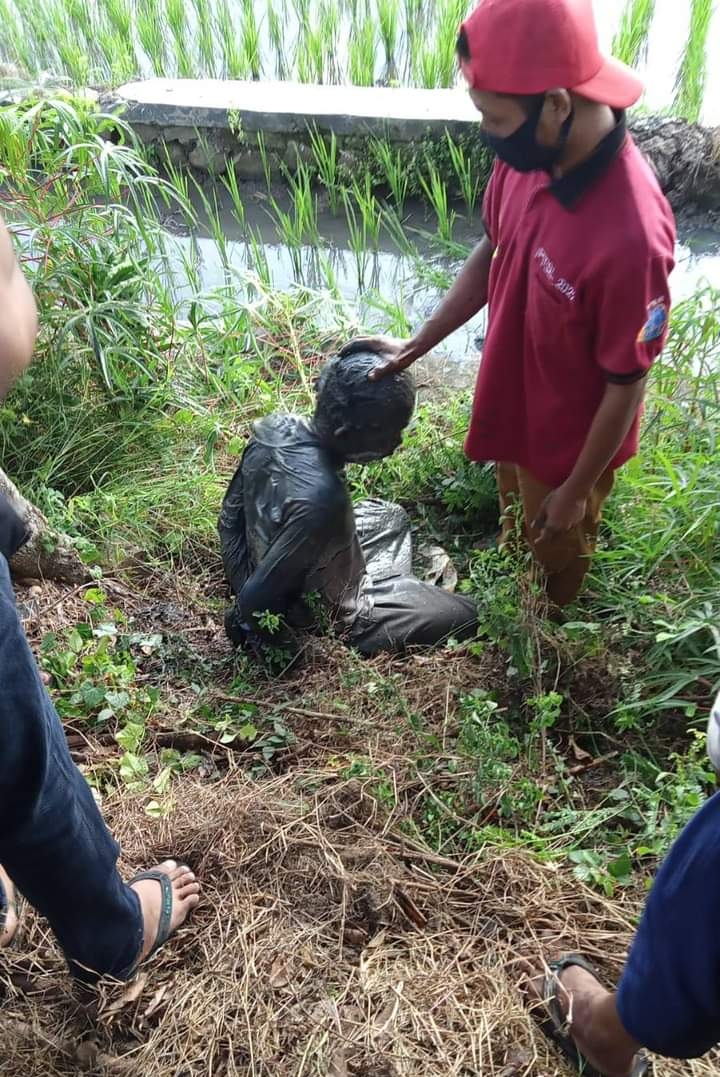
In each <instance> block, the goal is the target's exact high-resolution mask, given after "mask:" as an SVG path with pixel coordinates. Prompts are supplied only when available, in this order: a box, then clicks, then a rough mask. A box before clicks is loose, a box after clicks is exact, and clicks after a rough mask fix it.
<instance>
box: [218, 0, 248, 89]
mask: <svg viewBox="0 0 720 1077" xmlns="http://www.w3.org/2000/svg"><path fill="white" fill-rule="evenodd" d="M215 20H216V32H217V36H218V37H219V39H220V53H221V56H222V59H223V74H224V77H225V78H228V79H241V78H244V77H245V74H246V72H247V67H246V63H245V54H244V52H243V49H242V47H241V44H240V40H239V35H238V28H237V26H236V25H235V19H234V18H233V15H232V13H231V11H230V7H229V5H228V0H218V2H217V7H216V10H215Z"/></svg>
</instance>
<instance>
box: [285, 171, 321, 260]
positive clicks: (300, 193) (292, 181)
mask: <svg viewBox="0 0 720 1077" xmlns="http://www.w3.org/2000/svg"><path fill="white" fill-rule="evenodd" d="M283 171H284V173H285V178H286V181H287V185H288V190H289V193H290V198H291V199H292V203H293V210H294V215H295V222H296V226H297V229H298V231H299V234H300V235H301V236H303V237H307V238H308V239H309V240H310V242H311V243H314V244H319V243H320V232H319V229H318V206H317V195H316V194H315V192H314V191H313V185H312V175H311V173H310V169H309V168H308V166H307V165H306V164H305V163H304V162H303V161H301V160H300V159H298V161H297V163H296V165H295V171H294V172H291V171H290V170H289V169H288V168H284V169H283Z"/></svg>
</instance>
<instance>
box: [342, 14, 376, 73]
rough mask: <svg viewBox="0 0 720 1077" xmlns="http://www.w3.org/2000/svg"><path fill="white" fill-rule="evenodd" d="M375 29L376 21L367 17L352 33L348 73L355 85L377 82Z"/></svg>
mask: <svg viewBox="0 0 720 1077" xmlns="http://www.w3.org/2000/svg"><path fill="white" fill-rule="evenodd" d="M375 31H376V27H375V22H374V21H373V20H372V19H370V18H365V19H363V20H362V21H361V22H360V23H358V24H357V25H356V27H355V28H354V29H353V32H352V33H351V35H350V44H349V51H348V67H349V72H348V73H349V75H350V82H351V83H352V85H353V86H373V85H374V84H375V49H376V38H375Z"/></svg>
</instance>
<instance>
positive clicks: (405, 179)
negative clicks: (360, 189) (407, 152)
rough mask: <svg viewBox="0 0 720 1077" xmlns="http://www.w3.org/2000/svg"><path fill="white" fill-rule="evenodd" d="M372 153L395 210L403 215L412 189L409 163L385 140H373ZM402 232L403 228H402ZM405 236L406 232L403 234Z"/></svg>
mask: <svg viewBox="0 0 720 1077" xmlns="http://www.w3.org/2000/svg"><path fill="white" fill-rule="evenodd" d="M370 146H371V151H372V153H373V156H374V157H375V159H376V161H377V163H378V165H379V167H380V169H381V172H382V175H383V177H384V179H385V182H386V183H387V185H388V187H389V188H390V192H391V194H392V196H393V201H394V203H395V205H394V207H393V208H394V210H395V212H396V213H398V214H402V213H403V212H404V209H405V200H406V199H407V196H408V191H409V187H410V175H409V170H408V167H407V163H406V162H405V161H404V159H403V156H402V154H401V153H400V151H399V150H398V149H395V148H394V147H393V146H391V145H390V143H389V142H386V141H385V140H384V139H373V140H372V142H371V144H370ZM401 230H402V228H401ZM403 234H404V232H403Z"/></svg>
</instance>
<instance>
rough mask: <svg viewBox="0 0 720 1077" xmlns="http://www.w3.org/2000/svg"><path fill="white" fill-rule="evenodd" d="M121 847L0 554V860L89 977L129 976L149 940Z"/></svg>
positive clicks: (74, 969) (74, 967)
mask: <svg viewBox="0 0 720 1077" xmlns="http://www.w3.org/2000/svg"><path fill="white" fill-rule="evenodd" d="M118 852H119V849H118V846H117V845H116V843H115V842H114V840H113V838H112V837H111V835H110V833H109V831H108V829H107V827H106V826H105V824H104V822H103V819H102V816H101V815H100V812H99V810H98V808H97V805H96V804H95V801H94V799H93V796H92V793H91V792H90V788H89V786H88V784H87V782H86V781H85V779H84V778H83V776H82V774H81V773H80V771H79V770H78V769H77V767H76V766H75V764H74V763H73V761H72V759H71V758H70V753H69V751H68V747H67V743H66V740H65V734H64V731H63V727H62V724H61V722H60V719H59V718H58V715H57V713H56V711H55V708H54V707H53V705H52V703H51V702H50V699H49V697H48V694H47V692H46V691H45V688H44V686H43V683H42V681H41V679H40V674H39V672H38V669H37V666H36V664H35V660H34V658H33V655H32V652H31V650H30V647H29V646H28V643H27V640H26V638H25V633H24V632H23V628H22V625H21V623H20V619H19V617H18V613H17V609H16V607H15V596H14V594H13V590H12V586H11V583H10V575H9V572H8V566H7V561H6V560H5V558H4V557H3V556H2V555H0V864H2V866H3V867H4V868H5V870H6V871H7V873H8V875H9V876H10V878H11V879H12V880H13V882H14V883H15V885H16V887H17V888H18V889H19V891H20V892H21V893H22V894H23V895H24V896H25V898H26V899H27V900H28V901H29V902H30V904H31V905H33V906H34V907H35V908H36V909H37V910H38V911H39V912H40V913H41V914H42V915H43V916H44V917H45V918H46V919H47V920H48V922H49V924H50V927H51V928H52V930H53V932H54V934H55V936H56V938H57V940H58V942H59V944H60V947H61V948H62V950H63V953H64V955H65V958H66V960H67V962H68V965H69V968H70V972H71V973H72V974H73V975H74V976H76V977H77V978H78V979H80V980H83V981H85V982H88V983H91V982H93V980H95V979H96V978H97V976H98V975H104V974H108V975H111V976H114V977H117V978H118V979H124V978H125V977H126V976H127V975H128V973H129V972H130V971H131V969H132V966H133V964H134V963H135V961H136V959H137V957H138V955H139V953H140V949H141V946H142V940H143V922H142V915H141V910H140V901H139V898H138V895H137V894H136V893H135V891H134V890H131V889H130V888H129V887H128V886H125V885H124V884H123V882H122V880H121V878H120V876H119V875H118V872H117V867H116V862H117V857H118ZM0 897H1V898H2V899H3V903H4V897H5V896H4V895H2V894H1V888H0ZM0 961H2V955H1V954H0Z"/></svg>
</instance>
